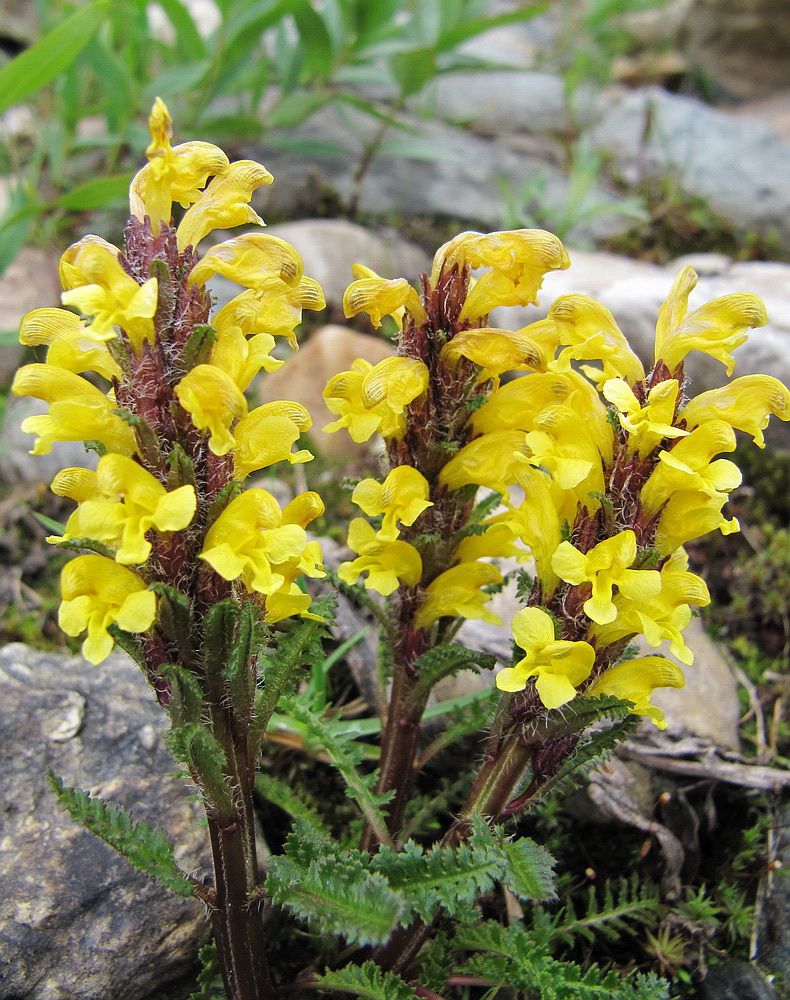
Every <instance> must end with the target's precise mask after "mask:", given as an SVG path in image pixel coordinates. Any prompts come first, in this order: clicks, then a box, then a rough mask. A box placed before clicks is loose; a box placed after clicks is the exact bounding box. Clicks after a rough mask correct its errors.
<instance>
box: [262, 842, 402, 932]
mask: <svg viewBox="0 0 790 1000" xmlns="http://www.w3.org/2000/svg"><path fill="white" fill-rule="evenodd" d="M369 861H370V858H369V855H367V854H365V853H361V852H359V851H353V850H344V849H342V848H340V847H338V846H337V845H335V844H332V843H331V842H329V841H327V840H325V839H324V838H322V837H320V836H317V835H316V831H315V830H314V829H313V828H311V827H310V826H308V825H306V824H304V823H301V822H297V823H296V825H295V828H294V830H293V831H292V832H291V833H290V834H289V836H288V838H287V840H286V843H285V854H283V855H281V856H279V857H274V858H271V859H270V860H269V874H268V878H267V879H266V891H267V892H268V893H269V894H270V895H271V897H272V899H273V900H274V902H275V903H277V904H279V905H280V906H285V907H287V908H288V909H289V910H291V911H292V912H293V913H295V914H296V915H297V916H298V917H300V918H301V919H303V920H305V921H306V922H307V923H308V925H309V926H310V927H311V928H312V929H314V930H315V931H316V932H317V933H320V934H332V935H336V936H339V937H342V938H344V939H345V940H346V941H347V942H348V943H349V944H352V945H360V946H365V945H373V944H381V943H383V942H384V941H386V940H387V939H388V938H389V936H390V934H391V933H392V931H393V930H394V929H395V928H396V927H397V926H398V923H399V922H400V918H401V916H402V914H403V912H404V910H405V904H404V900H403V897H402V896H401V894H400V893H398V892H395V891H393V890H392V889H391V888H390V886H389V885H388V883H387V880H386V879H385V878H384V877H383V876H381V875H378V874H374V873H372V872H371V871H369V869H368V867H367V866H368V864H369Z"/></svg>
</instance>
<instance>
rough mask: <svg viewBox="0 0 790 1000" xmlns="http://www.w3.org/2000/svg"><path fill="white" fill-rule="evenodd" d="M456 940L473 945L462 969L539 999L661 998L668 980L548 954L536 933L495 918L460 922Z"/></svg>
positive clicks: (468, 947)
mask: <svg viewBox="0 0 790 1000" xmlns="http://www.w3.org/2000/svg"><path fill="white" fill-rule="evenodd" d="M455 943H456V946H458V947H460V948H461V949H463V950H465V951H472V952H475V954H473V955H471V956H470V957H469V958H468V960H467V961H466V963H465V964H464V965H463V966H462V969H463V971H464V972H465V973H467V974H469V975H473V976H476V977H479V978H480V979H482V980H484V981H485V982H486V983H488V984H490V985H492V986H498V985H504V984H507V985H508V986H510V987H511V988H512V989H516V990H523V991H524V992H525V993H527V994H529V995H534V996H539V997H540V998H541V1000H663V998H665V997H666V996H667V984H666V983H664V982H663V981H661V980H659V979H657V978H656V977H651V978H649V979H648V978H647V977H644V976H633V975H630V976H621V975H620V974H619V973H617V972H615V971H614V970H603V969H600V968H599V967H598V966H596V965H592V966H590V967H589V968H587V969H582V968H581V967H580V966H579V965H577V964H576V963H575V962H561V961H558V960H557V959H554V958H552V957H551V956H550V955H549V954H548V951H547V949H546V946H545V944H541V943H540V941H539V940H538V939H537V938H536V935H535V934H534V933H532V932H531V931H529V930H527V929H526V928H524V927H523V926H521V925H519V924H511V925H510V926H509V927H502V926H501V925H500V924H498V923H496V922H495V921H493V920H488V921H486V922H485V923H482V924H478V925H475V926H470V925H466V926H464V927H461V928H459V932H458V934H457V936H456V941H455Z"/></svg>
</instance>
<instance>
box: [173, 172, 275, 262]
mask: <svg viewBox="0 0 790 1000" xmlns="http://www.w3.org/2000/svg"><path fill="white" fill-rule="evenodd" d="M273 180H274V178H273V177H272V175H271V174H270V173H269V171H268V170H267V169H266V167H264V166H261V164H260V163H256V162H255V161H254V160H236V162H235V163H231V165H230V166H229V167H228V168H227V170H225V171H224V172H223V173H222V174H218V175H216V176H215V177H213V178H212V179H211V181H209V184H208V187H207V188H206V189H205V191H203V193H202V194H201V195H200V197H199V198H198V199H197V201H196V202H195V203H194V204H193V205H192V207H191V208H189V209H187V211H186V214H185V215H184V218H183V219H182V220H181V223H180V224H179V226H178V229H177V230H176V235H177V237H178V247H179V249H180V250H184V249H185V248H186V247H189V246H191V247H197V245H198V243H200V241H201V240H202V239H203V237H204V236H206V235H207V234H208V233H210V232H211V231H212V230H213V229H232V228H233V227H234V226H243V225H245V224H247V225H249V224H254V225H259V226H262V225H263V219H262V218H261V217H260V216H259V215H258V213H257V212H255V211H253V209H252V208H251V207H250V205H249V201H250V198H251V197H252V192H253V191H254V190H255V189H256V188H259V187H260V186H261V185H262V184H271V182H272V181H273Z"/></svg>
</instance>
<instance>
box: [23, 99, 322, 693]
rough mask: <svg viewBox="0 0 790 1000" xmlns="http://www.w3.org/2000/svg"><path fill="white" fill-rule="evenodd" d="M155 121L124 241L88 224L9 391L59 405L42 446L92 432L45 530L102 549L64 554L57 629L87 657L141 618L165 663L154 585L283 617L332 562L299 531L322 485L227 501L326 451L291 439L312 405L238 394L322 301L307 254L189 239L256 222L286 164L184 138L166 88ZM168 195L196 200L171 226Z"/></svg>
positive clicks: (151, 649) (61, 480)
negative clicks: (88, 461)
mask: <svg viewBox="0 0 790 1000" xmlns="http://www.w3.org/2000/svg"><path fill="white" fill-rule="evenodd" d="M149 124H150V130H151V144H150V145H149V147H148V150H147V155H148V163H147V165H146V166H144V167H143V168H142V169H141V170H140V171H139V172H138V174H137V175H136V176H135V178H134V180H133V181H132V185H131V190H130V207H131V214H132V218H131V219H130V221H129V224H128V226H127V229H126V234H125V247H124V248H123V250H119V249H118V248H117V247H114V246H112V245H111V244H109V243H107V242H105V241H104V240H103V239H101V238H100V237H98V236H86V237H84V238H83V239H81V240H80V241H79V242H78V243H75V244H74V245H73V246H71V247H69V249H68V250H67V251H66V252H65V253H64V254H63V257H62V259H61V263H60V277H61V281H62V285H63V288H64V289H65V291H64V292H63V295H62V299H63V304H64V306H66V307H68V308H66V309H38V310H36V311H34V312H32V313H29V314H28V315H27V316H26V317H25V318H24V320H23V322H22V327H21V332H20V339H21V341H22V343H24V344H28V345H33V346H40V345H46V346H47V355H46V361H45V362H44V363H43V364H33V365H27V366H26V367H24V368H22V369H21V370H20V371H19V372H18V373H17V375H16V378H15V380H14V384H13V391H14V392H15V393H17V394H18V395H24V396H36V397H38V398H39V399H42V400H45V401H46V402H47V403H48V404H49V411H48V413H47V414H46V415H42V416H33V417H29V418H28V419H27V420H26V421H25V422H24V423H23V430H25V431H28V432H30V433H33V434H35V435H36V440H35V445H34V447H33V450H32V454H34V455H40V454H46V453H48V452H49V451H50V449H51V446H52V443H53V442H54V441H80V440H81V441H86V442H89V443H90V445H91V447H93V448H94V449H95V450H96V451H98V452H99V454H100V456H101V457H100V459H99V462H98V466H97V468H96V470H95V471H93V470H88V469H79V468H73V469H65V470H63V472H61V473H59V474H58V475H57V476H56V477H55V480H54V482H53V484H52V489H53V490H54V492H55V493H58V494H60V495H61V496H65V497H69V498H71V499H72V500H74V501H76V503H77V505H78V506H77V509H76V511H75V513H74V514H73V515H72V517H71V518H70V520H69V522H68V525H67V527H66V532H65V534H64V535H63V536H62V538H52V539H51V541H55V542H57V541H71V542H73V543H77V542H79V543H80V544H81V545H82V547H83V548H93V549H94V550H95V551H96V553H98V554H91V555H81V556H78V557H77V558H76V559H74V560H73V561H72V562H71V563H69V564H68V565H67V567H66V569H65V571H64V574H63V604H62V606H61V611H60V624H61V626H62V628H63V629H64V631H66V632H67V633H68V634H69V635H73V636H77V635H79V634H80V633H82V632H84V631H85V630H87V638H86V639H85V643H84V645H83V652H84V654H85V656H86V658H87V659H88V660H90V661H91V662H92V663H99V662H100V661H101V660H103V659H104V658H105V657H106V656H107V655H108V653H109V652H110V650H111V648H112V646H113V639H112V636H111V634H110V632H109V631H108V630H109V628H110V626H111V625H113V624H115V625H117V626H118V628H120V629H122V630H124V631H127V632H132V633H146V635H147V637H146V639H145V645H146V647H147V649H146V665H147V669H148V672H149V675H150V676H151V677H152V678H156V677H157V676H158V667H159V665H160V663H158V662H157V660H158V659H159V660H160V661H161V662H162V663H165V662H169V661H170V660H171V659H172V657H173V653H172V650H171V647H172V637H171V636H169V635H168V634H166V632H164V631H163V630H162V629H161V628H160V627H159V626H158V625H157V624H156V621H157V608H156V604H157V599H156V590H155V585H156V584H158V583H159V584H166V585H170V586H175V587H176V588H177V589H178V590H179V591H180V592H183V593H184V594H189V595H190V596H191V598H193V602H194V603H193V605H192V608H193V613H194V615H195V621H196V622H199V621H200V617H201V615H202V614H203V613H205V611H206V610H207V609H208V608H209V607H211V606H212V605H213V604H215V603H216V602H217V601H218V600H220V599H221V598H222V597H226V596H228V595H231V594H232V593H234V592H236V591H239V590H240V589H241V590H245V591H247V592H249V593H251V594H258V595H260V596H261V602H260V603H261V607H262V608H263V611H264V617H265V620H266V621H267V622H269V623H274V622H277V621H279V620H280V619H282V618H285V617H287V616H290V615H295V614H304V613H309V612H308V607H309V603H310V600H309V598H308V597H307V595H306V594H304V593H303V592H302V591H301V590H300V589H299V587H298V586H297V584H296V583H295V582H294V581H295V579H296V577H297V576H298V575H299V574H301V573H307V574H308V575H311V576H318V575H321V574H322V570H321V565H320V552H319V550H318V547H317V545H316V544H315V543H312V542H308V540H307V535H306V533H305V527H306V526H307V525H308V524H309V522H310V521H311V520H313V519H314V518H315V517H316V516H318V515H319V514H320V513H321V512H322V511H323V505H322V503H321V500H320V498H319V497H318V495H317V494H315V493H304V494H302V495H301V496H298V497H296V499H295V500H293V501H292V503H291V504H289V505H288V507H286V509H285V510H281V509H280V507H279V505H278V504H277V501H276V500H275V499H274V497H273V496H272V495H271V494H270V493H268V492H267V491H266V490H261V489H250V490H247V491H246V492H243V493H239V494H238V495H237V496H235V497H233V496H231V495H230V493H229V489H230V488H231V484H233V483H240V482H241V481H242V480H243V479H244V478H245V477H246V476H248V475H249V474H250V473H252V472H255V471H257V470H259V469H264V468H266V467H268V466H270V465H272V464H273V463H275V462H280V461H283V460H286V461H289V462H305V461H308V460H309V459H310V458H312V456H311V455H310V453H309V452H307V451H298V452H293V451H292V446H293V444H294V443H295V442H296V440H297V439H298V437H299V435H300V433H301V432H302V431H304V430H306V429H307V428H309V426H310V418H309V416H308V414H307V411H306V410H305V409H304V408H303V407H301V406H299V405H298V404H296V403H291V402H281V403H267V404H265V405H264V406H259V407H257V408H255V409H253V410H248V407H247V400H246V398H245V395H244V393H245V390H246V389H247V387H248V386H249V385H250V383H251V382H252V380H253V379H254V378H255V377H256V376H257V375H258V373H259V372H260V371H261V370H262V369H263V370H265V371H273V370H274V369H276V368H278V367H279V366H280V365H281V364H282V361H278V360H276V359H275V358H274V357H272V354H271V351H272V348H273V347H274V345H275V339H274V338H275V337H285V338H287V339H288V340H289V341H291V343H292V344H293V345H294V346H295V341H294V339H293V337H294V333H293V331H294V328H295V326H296V325H297V324H298V323H299V322H300V321H301V312H302V309H303V308H308V309H321V308H323V306H324V300H323V295H322V292H321V289H320V287H319V286H318V284H317V283H316V282H315V281H313V280H312V279H311V278H307V277H305V276H304V274H303V266H302V262H301V260H300V258H299V255H298V254H297V253H296V251H295V250H294V249H293V248H292V247H291V246H289V245H288V244H287V243H285V242H284V241H283V240H280V239H277V238H276V237H274V236H268V235H267V234H265V233H258V232H253V233H246V234H244V235H243V236H238V237H236V238H235V239H230V240H227V241H226V242H224V243H220V244H218V245H217V246H214V247H213V248H212V249H211V250H210V251H209V252H208V253H207V254H206V255H205V256H204V257H203V259H202V260H201V261H200V262H199V263H198V261H197V258H196V254H195V248H196V247H197V245H198V243H199V242H200V241H201V240H202V239H203V238H204V237H205V236H206V235H208V234H209V233H210V232H212V231H213V230H215V229H223V228H228V227H234V226H238V225H241V224H243V223H247V224H250V223H259V224H262V223H261V219H260V218H259V217H258V216H257V214H256V213H255V212H254V211H253V210H252V208H251V207H250V205H249V200H250V197H251V195H252V193H253V191H254V190H255V189H256V188H258V187H260V186H261V185H262V184H269V183H271V181H272V176H271V174H270V173H269V172H268V171H267V170H266V169H265V168H264V167H262V166H260V164H257V163H254V162H252V161H251V160H241V161H237V162H235V163H230V162H229V161H228V159H227V157H226V156H225V154H224V153H223V152H222V150H220V149H218V148H217V147H216V146H212V145H210V144H209V143H205V142H186V143H183V144H181V145H177V146H172V145H171V142H170V139H171V135H172V121H171V118H170V115H169V113H168V110H167V108H166V106H165V105H164V103H163V102H162V101H161V100H157V102H156V104H155V105H154V108H153V110H152V112H151V117H150V122H149ZM209 177H211V178H212V179H211V180H210V182H209V183H208V184H207V181H208V180H209ZM173 202H178V203H179V204H180V205H181V206H182V207H183V208H184V209H186V211H185V212H184V214H183V218H182V219H181V221H180V223H179V224H178V226H177V227H174V226H172V225H171V210H172V203H173ZM215 274H221V275H224V276H225V277H226V278H229V279H231V280H233V281H235V282H237V283H239V284H240V285H242V286H244V287H245V289H246V290H245V291H243V292H242V293H241V294H240V295H238V296H237V297H236V298H234V299H233V300H232V301H231V302H229V303H228V304H227V305H226V306H225V307H224V308H223V309H222V310H220V312H219V313H218V314H217V315H216V316H214V317H213V318H211V320H210V316H209V311H210V297H209V293H208V291H207V290H206V281H207V280H208V279H209V278H211V277H212V276H213V275H215ZM209 320H210V322H211V326H210V327H209V325H208V324H209ZM86 372H93V373H94V374H95V376H98V379H96V378H93V379H90V380H89V379H88V378H85V377H84V375H85V373H86ZM97 383H98V384H97ZM99 385H100V386H101V388H100V387H99ZM166 686H167V685H166V684H164V682H163V684H162V685H161V686H160V687H161V690H162V697H166V694H165V693H164V688H165V687H166Z"/></svg>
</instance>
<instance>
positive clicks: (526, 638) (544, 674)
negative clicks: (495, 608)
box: [496, 608, 595, 708]
mask: <svg viewBox="0 0 790 1000" xmlns="http://www.w3.org/2000/svg"><path fill="white" fill-rule="evenodd" d="M512 630H513V638H514V640H515V642H516V644H517V645H518V646H520V647H521V648H522V649H523V650H524V656H523V657H522V658H521V659H520V660H519V661H518V663H516V664H514V666H512V667H505V668H504V669H503V670H500V671H499V673H498V674H497V676H496V685H497V687H498V688H499V689H500V690H501V691H523V690H524V688H525V687H526V686H527V681H529V680H530V678H532V677H534V678H535V687H536V689H537V692H538V697H539V698H540V700H541V702H542V703H543V704H544V705H545V706H546V708H560V706H562V705H564V704H565V703H566V702H569V701H570V700H571V699H572V698H575V697H576V689H577V687H578V686H579V685H580V684H581V683H582V682H583V681H585V680H586V679H587V678H588V677H589V676H590V671H591V670H592V668H593V663H594V662H595V650H594V649H593V648H592V646H591V645H590V644H589V643H588V642H570V641H568V640H564V639H556V638H555V635H554V621H553V619H552V617H551V615H549V614H548V613H547V612H545V611H543V610H542V609H541V608H522V609H521V611H517V612H516V614H515V615H514V616H513V624H512Z"/></svg>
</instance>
